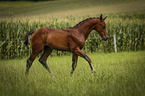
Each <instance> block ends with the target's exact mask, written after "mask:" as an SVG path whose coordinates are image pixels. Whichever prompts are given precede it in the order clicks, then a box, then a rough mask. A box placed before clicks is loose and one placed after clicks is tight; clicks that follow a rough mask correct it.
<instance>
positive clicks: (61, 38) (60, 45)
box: [46, 34, 70, 51]
mask: <svg viewBox="0 0 145 96" xmlns="http://www.w3.org/2000/svg"><path fill="white" fill-rule="evenodd" d="M46 42H47V43H46V44H47V45H48V46H49V47H51V48H52V49H56V50H61V51H69V50H70V49H69V45H68V40H67V35H63V34H55V35H50V36H48V38H47V41H46Z"/></svg>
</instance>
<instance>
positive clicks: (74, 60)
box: [71, 54, 78, 75]
mask: <svg viewBox="0 0 145 96" xmlns="http://www.w3.org/2000/svg"><path fill="white" fill-rule="evenodd" d="M77 61H78V55H77V54H73V55H72V69H71V75H72V74H73V72H74V70H75V68H76V66H77Z"/></svg>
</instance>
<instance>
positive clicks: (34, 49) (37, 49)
mask: <svg viewBox="0 0 145 96" xmlns="http://www.w3.org/2000/svg"><path fill="white" fill-rule="evenodd" d="M34 45H35V46H32V54H31V56H30V57H29V58H28V59H27V64H26V72H25V75H28V73H29V70H30V67H31V66H32V63H33V61H34V60H35V58H36V56H37V55H38V54H39V53H40V52H42V50H43V49H44V46H41V47H40V46H39V45H40V44H37V45H36V44H34Z"/></svg>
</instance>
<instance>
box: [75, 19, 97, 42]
mask: <svg viewBox="0 0 145 96" xmlns="http://www.w3.org/2000/svg"><path fill="white" fill-rule="evenodd" d="M96 24H97V19H89V20H86V21H84V22H82V23H80V24H79V25H77V26H75V27H74V28H75V29H77V30H78V32H79V33H80V35H83V36H84V38H85V40H86V39H87V37H88V36H89V34H90V32H91V31H92V30H93V29H94V27H95V25H96Z"/></svg>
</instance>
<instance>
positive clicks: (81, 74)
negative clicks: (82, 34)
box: [0, 0, 145, 96]
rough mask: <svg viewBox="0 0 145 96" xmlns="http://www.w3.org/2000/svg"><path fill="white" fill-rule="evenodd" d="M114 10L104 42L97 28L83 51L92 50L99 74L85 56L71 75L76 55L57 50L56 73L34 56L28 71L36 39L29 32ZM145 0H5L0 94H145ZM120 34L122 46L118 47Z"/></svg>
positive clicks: (0, 19) (0, 12) (0, 7)
mask: <svg viewBox="0 0 145 96" xmlns="http://www.w3.org/2000/svg"><path fill="white" fill-rule="evenodd" d="M101 13H102V14H103V16H108V17H107V19H106V20H105V22H106V26H107V31H108V35H109V39H108V41H106V42H102V39H101V38H100V36H99V35H98V33H97V32H95V31H92V32H91V34H90V36H89V37H88V39H87V40H86V43H85V46H84V49H83V51H84V52H85V53H86V54H88V56H90V58H91V59H92V62H93V66H94V68H95V70H96V73H95V74H92V73H91V70H90V68H89V65H88V63H87V62H86V61H85V60H84V59H82V58H80V57H79V60H78V65H77V68H76V70H75V72H74V74H73V76H70V71H71V61H72V60H71V59H72V57H71V55H70V53H67V52H60V51H53V53H52V55H51V56H50V57H49V58H48V60H47V63H48V65H49V67H50V68H51V69H52V71H53V72H54V74H55V76H56V78H53V77H51V76H50V74H49V73H47V71H46V70H45V69H44V68H43V66H42V65H41V64H40V63H39V62H38V59H39V58H38V57H39V56H38V57H37V58H36V60H35V61H34V63H33V65H32V67H31V69H30V72H29V75H28V76H27V77H26V76H25V74H24V73H25V67H26V60H27V58H28V57H29V56H30V53H31V45H30V44H29V47H26V46H24V44H23V42H24V35H25V34H26V32H28V31H30V30H36V29H38V28H40V27H51V28H57V29H65V28H70V27H73V26H75V25H76V24H77V23H79V22H80V21H82V20H84V19H86V18H90V17H99V16H100V14H101ZM144 20H145V0H52V1H44V2H28V1H27V2H26V1H23V2H22V1H20V2H0V96H42V95H43V96H144V94H145V91H144V90H145V75H144V74H145V59H144V58H145V32H144V30H145V22H144ZM114 34H116V41H117V51H118V53H114V43H113V42H114V39H113V35H114Z"/></svg>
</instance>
